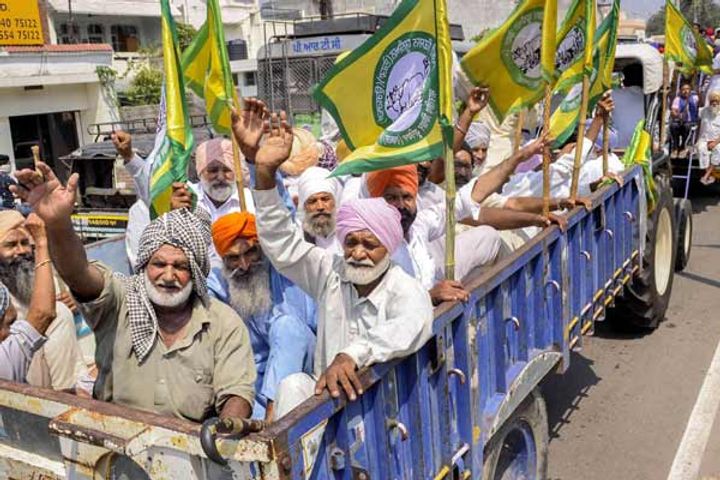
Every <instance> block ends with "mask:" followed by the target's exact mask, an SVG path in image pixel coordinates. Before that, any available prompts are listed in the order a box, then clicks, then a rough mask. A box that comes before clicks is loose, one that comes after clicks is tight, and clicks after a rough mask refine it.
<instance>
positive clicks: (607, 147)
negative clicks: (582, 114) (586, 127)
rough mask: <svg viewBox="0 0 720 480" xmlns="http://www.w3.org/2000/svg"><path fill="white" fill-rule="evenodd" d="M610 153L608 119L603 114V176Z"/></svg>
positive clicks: (605, 173) (605, 172)
mask: <svg viewBox="0 0 720 480" xmlns="http://www.w3.org/2000/svg"><path fill="white" fill-rule="evenodd" d="M609 155H610V119H609V118H608V117H607V115H603V136H602V167H603V176H605V175H607V173H608V168H609V167H608V157H609Z"/></svg>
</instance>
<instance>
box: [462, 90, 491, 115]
mask: <svg viewBox="0 0 720 480" xmlns="http://www.w3.org/2000/svg"><path fill="white" fill-rule="evenodd" d="M489 101H490V89H489V88H487V87H475V88H473V89H472V90H471V91H470V95H469V96H468V98H467V109H468V110H469V111H470V113H471V114H472V115H473V117H474V116H475V115H477V114H478V113H480V111H481V110H482V109H484V108H485V107H487V104H488V102H489Z"/></svg>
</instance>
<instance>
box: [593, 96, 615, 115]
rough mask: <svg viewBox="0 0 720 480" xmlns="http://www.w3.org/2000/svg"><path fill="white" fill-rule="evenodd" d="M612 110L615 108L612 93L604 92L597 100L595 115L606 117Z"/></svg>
mask: <svg viewBox="0 0 720 480" xmlns="http://www.w3.org/2000/svg"><path fill="white" fill-rule="evenodd" d="M613 110H615V102H614V101H613V99H612V94H611V92H605V93H604V94H603V96H602V98H601V99H600V101H598V104H597V108H596V110H595V115H597V116H602V117H606V116H609V115H610V114H611V113H612V111H613Z"/></svg>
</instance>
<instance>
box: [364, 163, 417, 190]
mask: <svg viewBox="0 0 720 480" xmlns="http://www.w3.org/2000/svg"><path fill="white" fill-rule="evenodd" d="M367 187H368V191H369V192H370V196H371V197H382V196H383V194H384V193H385V190H386V189H387V188H388V187H400V188H401V189H403V190H405V191H406V192H409V193H412V194H413V195H414V196H417V193H418V173H417V167H416V166H415V164H411V165H403V166H402V167H394V168H388V169H387V170H378V171H376V172H371V173H369V174H368V176H367Z"/></svg>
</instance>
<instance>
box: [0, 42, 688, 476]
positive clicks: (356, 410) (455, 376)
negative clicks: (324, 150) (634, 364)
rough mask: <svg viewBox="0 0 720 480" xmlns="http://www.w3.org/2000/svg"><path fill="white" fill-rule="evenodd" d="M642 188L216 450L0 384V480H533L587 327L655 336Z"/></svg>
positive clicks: (508, 262) (622, 192) (661, 268)
mask: <svg viewBox="0 0 720 480" xmlns="http://www.w3.org/2000/svg"><path fill="white" fill-rule="evenodd" d="M621 50H622V49H619V54H620V57H619V59H618V60H619V62H618V68H619V70H622V71H623V72H624V74H625V81H626V84H627V85H628V86H632V85H637V86H639V87H640V88H639V89H633V90H632V91H631V92H630V94H631V95H632V94H633V93H632V92H635V95H636V96H637V98H636V100H637V101H636V102H635V103H634V107H633V108H634V110H633V112H634V113H632V112H630V111H627V112H624V115H625V114H627V115H630V114H633V115H635V117H634V122H633V124H634V123H636V122H637V121H638V120H641V119H645V120H646V124H647V125H648V127H647V128H648V130H649V131H650V132H653V131H655V127H654V126H655V125H656V124H657V119H658V118H659V115H660V112H659V105H660V102H659V98H660V95H661V94H662V92H659V86H657V87H653V86H652V85H655V83H653V82H654V79H653V78H650V76H652V75H653V73H652V69H647V68H645V67H647V66H648V65H650V63H648V62H650V61H654V60H656V58H654V57H653V55H652V54H651V52H650V51H648V50H645V49H644V47H638V48H637V49H632V48H631V49H629V51H628V52H627V53H625V54H623V53H622V51H621ZM638 52H640V53H638ZM632 75H639V77H637V78H632ZM627 88H629V87H627ZM626 93H627V92H626ZM627 104H629V103H627ZM652 175H653V177H654V179H655V184H656V186H657V193H658V201H657V203H656V205H655V208H654V210H652V211H651V212H648V211H647V209H646V208H645V205H646V203H645V201H644V200H645V199H644V191H643V188H642V185H644V183H643V173H642V170H641V169H640V168H639V167H634V168H630V169H628V170H627V171H626V172H624V173H623V177H624V183H623V185H618V184H616V183H613V184H610V185H606V186H604V187H602V188H601V189H599V190H598V191H596V192H594V193H593V195H592V197H591V199H592V207H591V208H590V209H589V210H588V209H585V208H580V207H579V208H576V209H574V210H573V211H572V212H570V213H569V214H568V228H567V230H566V231H565V232H562V231H560V230H559V229H558V228H557V227H550V228H547V229H545V230H544V231H543V232H542V233H540V234H539V235H538V236H536V237H535V238H533V239H532V240H531V241H529V242H528V243H527V244H526V245H524V246H523V247H522V248H521V249H520V250H518V251H516V252H515V253H514V254H513V255H512V256H511V257H509V258H506V259H505V260H503V261H502V262H500V263H499V264H497V265H495V266H493V267H492V268H491V269H490V270H488V271H486V272H484V273H482V274H481V275H480V276H478V277H477V278H474V279H473V281H471V282H469V283H468V284H467V285H466V288H467V289H468V290H469V291H470V292H471V296H470V300H469V301H468V302H465V303H446V304H443V305H440V306H439V307H437V308H436V310H435V318H434V323H433V337H432V338H431V339H430V340H429V341H428V343H427V344H426V345H425V346H424V347H423V348H422V349H420V351H418V352H417V353H415V354H413V355H410V356H408V357H406V358H403V359H398V360H395V361H392V362H389V363H386V364H380V365H374V366H372V367H370V368H367V369H364V370H363V371H362V372H360V377H361V381H362V384H363V390H364V392H365V393H364V394H363V395H362V396H361V397H360V398H358V399H357V400H356V401H352V402H350V401H348V400H347V398H345V397H342V398H339V399H332V398H330V397H329V395H327V394H323V395H320V396H315V397H312V398H310V399H308V400H307V401H305V402H304V403H302V404H301V405H300V406H298V407H297V408H296V409H295V410H293V411H292V412H290V413H289V414H288V415H287V416H286V417H284V418H282V419H280V420H279V421H277V422H276V423H273V424H271V425H270V426H268V427H267V428H264V429H262V430H261V431H258V432H254V433H249V434H244V435H224V434H217V435H216V434H214V433H213V431H212V430H211V429H209V428H207V425H209V424H206V425H205V427H202V426H200V425H198V424H195V423H191V422H188V421H184V420H180V419H176V418H168V417H163V416H159V415H155V414H152V413H148V412H142V411H138V410H133V409H130V408H126V407H123V406H120V405H115V404H108V403H102V402H98V401H95V400H91V399H84V398H79V397H76V396H73V395H70V394H66V393H63V392H54V391H49V390H43V389H38V388H35V387H31V386H28V385H22V384H16V383H9V382H2V381H0V476H1V477H3V478H12V479H38V478H43V479H55V478H58V479H60V478H67V479H118V480H119V479H133V480H134V479H216V478H217V479H225V478H234V479H265V480H274V479H290V478H292V479H309V478H312V479H324V478H334V479H335V478H345V479H361V480H367V479H382V480H385V479H390V478H393V479H394V478H403V479H418V478H432V479H466V478H473V479H481V478H482V479H543V478H545V474H546V469H547V445H548V436H549V434H548V419H547V411H546V406H545V401H544V400H543V397H542V394H541V393H540V390H539V388H538V386H539V385H540V383H541V382H542V381H543V379H544V378H545V377H546V376H547V375H548V374H550V373H552V372H559V373H562V372H565V371H566V370H567V369H568V368H569V366H570V360H571V355H570V353H571V352H572V351H573V350H577V349H580V348H582V345H583V335H585V334H592V332H593V330H594V327H595V324H596V322H598V321H603V320H605V319H606V318H610V317H613V318H614V321H615V322H616V323H624V324H626V325H631V326H633V327H634V328H638V327H639V328H654V327H656V326H657V324H658V323H659V322H660V321H661V320H662V319H663V318H664V315H665V310H666V309H667V306H668V302H669V298H670V295H671V291H672V281H673V274H674V267H675V260H676V252H677V249H678V244H679V242H678V241H677V237H678V227H677V221H676V207H675V205H674V203H673V198H672V191H671V188H670V178H671V175H672V172H671V171H670V166H669V164H668V162H667V151H666V149H664V148H663V146H661V145H657V149H656V153H655V155H654V157H653V162H652ZM122 248H123V247H122V238H119V239H108V240H105V241H102V242H99V243H97V244H92V245H90V246H88V247H87V251H88V255H89V257H91V258H95V259H100V260H103V261H105V262H107V263H109V264H110V265H112V267H113V268H115V269H117V270H119V271H125V272H127V269H128V266H127V262H125V261H124V260H123V259H124V255H123V253H121V252H122V251H123V250H122Z"/></svg>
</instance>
